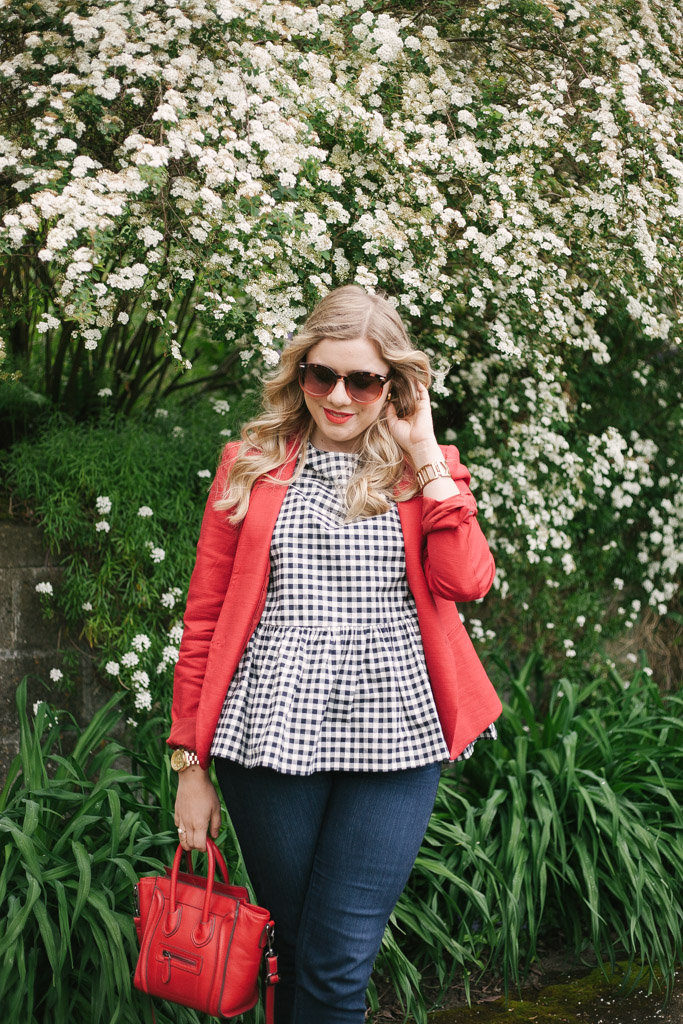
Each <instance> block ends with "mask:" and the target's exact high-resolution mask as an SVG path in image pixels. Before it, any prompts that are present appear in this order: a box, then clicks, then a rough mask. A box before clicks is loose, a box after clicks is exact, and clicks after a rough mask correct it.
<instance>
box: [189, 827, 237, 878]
mask: <svg viewBox="0 0 683 1024" xmlns="http://www.w3.org/2000/svg"><path fill="white" fill-rule="evenodd" d="M206 841H207V844H208V843H211V842H212V840H211V839H210V837H209V836H207V837H206ZM213 846H214V853H215V855H216V863H217V864H218V867H219V868H220V872H221V874H222V876H223V881H224V882H225V884H226V885H230V874H229V873H228V865H227V864H226V863H225V857H224V856H223V854H222V853H221V851H220V850H219V849H218V847H217V846H216V844H215V843H214V844H213ZM185 860H186V861H187V870H188V871H189V872H190V874H191V875H193V874H194V868H193V866H192V850H187V852H186V854H185Z"/></svg>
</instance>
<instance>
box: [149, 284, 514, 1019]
mask: <svg viewBox="0 0 683 1024" xmlns="http://www.w3.org/2000/svg"><path fill="white" fill-rule="evenodd" d="M429 383H430V370H429V361H428V359H427V356H426V355H425V354H424V353H422V352H419V351H416V350H415V349H414V348H413V347H412V345H411V343H410V341H409V339H408V336H407V334H406V331H405V328H404V326H403V324H402V322H401V320H400V318H399V316H398V314H397V313H396V311H395V310H394V308H393V306H392V305H391V303H390V302H388V301H387V300H386V299H385V298H383V297H380V296H378V295H371V294H368V293H366V292H365V291H364V290H363V289H362V288H360V287H358V286H356V285H346V286H344V287H341V288H337V289H335V290H334V291H332V292H330V293H329V294H328V295H327V296H326V297H325V298H324V299H322V301H321V302H320V303H319V304H318V305H317V306H316V308H315V309H314V311H313V312H312V314H311V315H310V317H309V318H308V320H307V321H306V323H305V325H304V327H303V329H302V330H301V331H300V332H299V333H298V334H297V335H296V336H295V337H294V338H293V339H292V340H291V341H290V342H289V343H288V344H287V345H286V347H285V349H284V351H283V354H282V359H281V362H280V365H279V367H278V369H277V371H276V372H275V373H274V375H273V376H272V377H271V379H270V380H268V381H267V382H266V383H265V385H264V389H263V412H262V415H260V416H259V417H258V418H257V419H255V420H254V421H252V422H251V423H250V424H248V425H247V426H246V427H245V428H244V430H243V432H242V443H241V444H240V443H234V444H228V445H227V446H226V448H225V450H224V453H223V458H222V461H221V464H220V466H219V468H218V471H217V474H216V477H215V479H214V482H213V485H212V487H211V491H210V494H209V499H208V501H207V505H206V510H205V513H204V518H203V521H202V527H201V532H200V537H199V542H198V545H197V560H196V564H195V567H194V570H193V573H192V578H191V581H190V587H189V592H188V599H187V607H186V611H185V617H184V623H185V628H184V632H183V638H182V642H181V645H180V654H179V658H178V662H177V665H176V670H175V680H174V697H173V726H172V730H171V734H170V737H169V739H168V743H169V744H170V745H171V746H173V747H175V748H176V751H175V752H174V755H173V758H172V762H173V763H174V766H176V767H177V768H179V769H180V771H179V775H178V795H177V800H176V807H175V823H176V826H177V828H178V834H179V837H180V842H181V843H182V845H183V847H184V848H185V849H187V850H189V849H193V848H195V849H200V850H203V849H204V848H205V845H206V834H207V829H208V830H210V832H211V834H212V835H213V836H214V838H215V837H216V836H217V835H218V831H219V828H220V804H219V799H218V795H217V793H216V791H215V790H214V787H213V785H212V783H211V781H210V778H209V775H208V766H209V763H210V759H211V757H213V758H214V763H215V767H216V774H217V778H218V782H219V785H220V789H221V792H222V794H223V797H224V800H225V804H226V807H227V810H228V813H229V815H230V818H231V821H232V823H233V826H234V828H235V832H236V834H237V837H238V840H239V843H240V847H241V849H242V853H243V856H244V861H245V864H246V867H247V870H248V872H249V876H250V878H251V880H252V883H253V886H254V890H255V893H256V897H257V900H258V901H259V902H260V903H261V904H263V905H264V906H266V907H268V909H269V910H270V912H271V914H272V915H273V918H274V920H275V924H276V930H277V946H278V953H279V956H280V977H281V982H280V985H278V988H277V994H276V1021H277V1024H359V1022H361V1021H363V1019H364V1016H365V991H366V987H367V984H368V981H369V978H370V974H371V970H372V965H373V961H374V958H375V956H376V954H377V951H378V949H379V946H380V943H381V939H382V935H383V932H384V928H385V926H386V923H387V920H388V918H389V915H390V914H391V911H392V909H393V907H394V905H395V903H396V901H397V900H398V897H399V896H400V894H401V891H402V890H403V888H404V886H405V884H406V881H407V880H408V876H409V874H410V871H411V868H412V865H413V862H414V860H415V857H416V855H417V852H418V849H419V847H420V844H421V842H422V839H423V837H424V833H425V830H426V828H427V823H428V821H429V817H430V814H431V811H432V807H433V803H434V798H435V795H436V789H437V785H438V781H439V773H440V767H441V765H442V764H443V763H444V762H448V761H449V760H453V759H455V758H458V757H462V756H469V754H471V752H472V744H473V742H474V741H475V739H477V738H478V737H480V736H482V735H484V736H489V737H493V738H495V728H494V726H493V721H494V719H495V718H497V717H498V715H499V714H500V711H501V705H500V701H499V700H498V697H497V696H496V694H495V692H494V690H493V687H492V686H491V683H490V682H489V680H488V678H487V676H486V674H485V672H484V669H483V667H482V665H481V663H480V662H479V659H478V658H477V656H476V654H475V652H474V649H473V647H472V644H471V642H470V640H469V638H468V636H467V634H466V632H465V630H464V627H463V625H462V622H461V620H460V617H459V615H458V612H457V610H456V607H455V604H454V601H455V600H465V601H467V600H473V599H476V598H479V597H483V595H484V594H486V592H487V591H488V589H489V587H490V586H491V583H492V580H493V575H494V564H493V558H492V557H491V554H490V551H489V549H488V546H487V544H486V541H485V540H484V537H483V535H482V533H481V530H480V528H479V525H478V522H477V517H476V504H475V501H474V498H473V496H472V493H471V491H470V490H469V488H468V486H467V485H468V482H469V473H468V471H467V470H466V468H465V467H464V466H463V465H462V464H461V463H460V459H459V456H458V451H457V449H456V448H455V447H454V446H448V447H444V448H441V447H440V446H439V445H438V444H437V441H436V438H435V436H434V429H433V425H432V417H431V408H430V402H429V395H428V391H427V387H428V385H429Z"/></svg>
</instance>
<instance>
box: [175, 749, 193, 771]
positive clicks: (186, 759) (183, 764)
mask: <svg viewBox="0 0 683 1024" xmlns="http://www.w3.org/2000/svg"><path fill="white" fill-rule="evenodd" d="M192 764H199V757H198V756H197V754H195V752H194V750H184V749H183V748H182V747H176V749H175V750H174V751H173V753H172V754H171V768H173V770H174V771H176V772H184V771H185V769H186V768H189V767H190V765H192Z"/></svg>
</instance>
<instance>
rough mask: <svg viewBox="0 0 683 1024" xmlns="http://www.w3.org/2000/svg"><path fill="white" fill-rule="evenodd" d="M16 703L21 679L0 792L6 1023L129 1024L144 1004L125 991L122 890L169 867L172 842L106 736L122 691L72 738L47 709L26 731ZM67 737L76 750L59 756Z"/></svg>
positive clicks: (1, 993)
mask: <svg viewBox="0 0 683 1024" xmlns="http://www.w3.org/2000/svg"><path fill="white" fill-rule="evenodd" d="M25 702H26V685H25V680H24V682H22V685H21V686H20V687H19V689H18V691H17V704H18V708H19V716H20V723H21V751H20V754H19V755H18V756H17V758H16V759H15V760H14V762H13V764H12V766H11V768H10V772H9V777H8V779H7V783H6V785H5V788H4V790H3V792H2V795H1V796H0V833H2V870H1V872H0V903H1V904H2V906H3V908H4V914H3V918H2V920H0V1004H1V1005H2V1007H3V1011H4V1016H5V1019H6V1020H9V1021H12V1022H17V1024H18V1022H20V1021H21V1022H23V1024H38V1022H40V1024H67V1022H68V1024H73V1022H74V1021H76V1022H83V1024H85V1022H86V1021H87V1022H93V1024H94V1022H98V1021H102V1022H105V1021H106V1022H107V1024H115V1022H121V1024H124V1022H125V1024H134V1022H137V1021H139V1020H140V1019H142V1018H143V1007H144V1003H143V1001H142V998H141V997H140V995H139V994H138V993H135V992H134V991H133V989H132V985H131V968H130V965H131V958H132V957H133V955H134V951H135V945H136V939H135V933H134V929H133V921H132V913H131V910H132V901H131V895H132V894H131V886H132V885H133V883H134V882H135V880H136V873H144V872H145V871H152V870H154V871H156V870H157V869H159V868H160V867H161V866H162V863H163V862H167V861H168V857H169V852H170V850H171V843H172V841H173V836H172V834H169V833H168V831H167V830H166V831H165V832H164V831H162V826H161V812H162V808H161V807H160V806H159V805H158V804H157V803H156V802H155V796H154V793H153V790H152V789H150V788H149V786H148V785H147V784H146V780H145V779H144V778H143V777H142V776H141V775H138V774H134V773H132V772H131V771H130V769H129V768H128V767H126V762H127V761H129V759H128V758H127V751H126V750H125V748H124V747H123V746H122V744H121V743H120V742H119V741H118V740H116V739H114V738H113V732H114V730H115V729H116V726H117V725H118V724H119V723H120V719H121V712H120V710H119V709H118V707H117V705H118V703H119V702H120V695H119V696H117V697H116V698H114V699H113V700H111V701H110V702H109V703H108V704H107V706H106V707H105V708H103V709H102V710H101V711H99V712H98V713H97V714H96V715H95V716H94V717H93V719H92V721H91V722H90V724H89V725H88V727H87V728H86V729H85V730H84V731H83V732H81V733H80V735H78V733H77V731H76V730H75V729H73V728H72V729H71V730H70V729H69V727H68V724H67V722H66V720H65V717H64V713H63V712H62V713H60V716H59V719H60V720H59V721H57V719H56V717H55V715H54V713H53V712H52V711H51V710H50V708H49V707H48V706H47V705H46V704H40V705H39V706H38V709H37V713H36V717H35V720H34V722H33V724H32V725H30V724H29V722H28V720H27V716H26V708H25ZM69 733H71V738H72V740H74V741H75V744H74V745H73V749H72V750H71V752H70V753H67V752H66V750H65V742H66V741H67V739H68V737H69ZM155 788H157V787H155ZM167 824H168V819H166V821H165V822H164V825H165V826H167ZM160 854H163V861H162V860H160V859H159V855H160ZM133 962H134V961H133ZM163 1019H164V1020H166V1021H169V1020H175V1019H176V1018H175V1017H164V1018H163Z"/></svg>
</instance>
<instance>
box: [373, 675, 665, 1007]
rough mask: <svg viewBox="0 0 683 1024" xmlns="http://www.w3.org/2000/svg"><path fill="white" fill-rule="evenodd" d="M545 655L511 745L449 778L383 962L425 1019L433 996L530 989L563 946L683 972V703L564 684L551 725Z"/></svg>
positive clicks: (510, 726) (517, 700)
mask: <svg viewBox="0 0 683 1024" xmlns="http://www.w3.org/2000/svg"><path fill="white" fill-rule="evenodd" d="M536 661H537V659H536V657H535V656H533V657H531V658H530V659H529V660H528V662H527V664H526V666H525V668H524V670H523V672H522V673H521V675H520V676H519V677H518V678H517V679H512V680H511V681H510V693H509V697H508V700H507V703H506V705H505V710H504V714H503V716H502V718H501V720H500V721H499V740H498V742H496V743H492V744H491V743H487V742H480V743H479V744H478V745H477V748H476V751H475V754H474V756H473V757H472V759H471V760H469V761H466V762H464V763H463V764H461V765H457V766H453V767H452V768H450V769H448V770H447V771H445V772H444V775H443V777H442V780H441V784H440V787H439V792H438V796H437V801H436V806H435V809H434V814H433V816H432V819H431V822H430V826H429V829H428V832H427V836H426V838H425V842H424V844H423V848H422V851H421V853H420V855H419V857H418V859H417V862H416V864H415V868H414V870H413V874H412V876H411V879H410V882H409V884H408V887H407V888H406V890H405V892H404V894H403V895H402V897H401V899H400V901H399V903H398V906H397V908H396V911H395V913H394V917H393V933H392V935H390V936H388V937H387V941H386V942H385V945H384V947H383V952H382V957H381V960H380V961H378V968H380V969H381V970H382V971H383V972H384V973H385V974H387V975H388V976H389V978H390V979H391V982H392V984H393V985H394V986H395V988H396V991H397V993H398V994H399V996H401V998H402V1000H403V1003H404V1005H405V1007H406V1012H407V1013H410V1015H411V1016H412V1017H413V1018H414V1019H415V1020H416V1021H418V1022H422V1021H424V1020H425V1019H426V1017H425V1014H426V1005H425V1004H426V999H425V991H426V990H429V991H436V992H440V993H443V992H444V991H445V990H446V988H447V986H448V984H449V982H450V981H451V980H452V979H453V978H454V977H455V976H456V973H457V974H458V975H462V974H463V973H464V976H465V980H466V981H467V978H468V977H469V976H471V975H477V974H479V973H480V972H481V971H483V970H485V969H492V970H494V971H496V972H501V973H502V975H503V977H504V980H505V983H506V986H517V985H518V984H519V983H520V981H521V980H522V979H523V978H524V976H525V974H526V971H527V969H528V967H529V966H530V965H531V964H532V963H533V962H534V961H535V960H536V959H537V956H538V951H539V946H540V945H542V944H543V943H544V942H547V941H548V940H553V941H554V942H555V943H557V942H558V941H562V942H563V943H566V944H567V945H569V946H570V947H573V948H574V949H575V950H576V951H580V950H581V949H583V948H584V947H585V946H592V947H593V948H594V949H595V950H596V952H597V953H598V955H599V956H601V957H603V958H605V959H607V960H609V961H610V964H611V966H612V967H614V964H615V960H616V958H617V956H619V955H625V956H627V957H628V958H630V962H635V963H637V964H640V965H645V966H647V967H648V968H654V967H659V968H661V970H662V971H663V972H664V975H665V978H666V982H667V984H668V985H671V982H672V979H673V972H674V969H675V967H676V965H677V964H678V963H679V962H680V957H681V953H682V952H683V949H682V946H681V934H682V926H683V908H682V906H681V895H682V893H681V881H682V879H683V846H682V844H681V838H680V837H681V834H683V833H682V827H683V812H682V811H681V798H682V797H683V757H682V751H683V725H682V720H681V715H680V711H681V703H682V701H681V698H680V697H668V698H662V697H660V695H659V692H658V690H657V687H656V686H655V685H654V683H653V682H652V680H651V678H650V677H649V676H648V675H647V674H646V673H645V672H643V671H642V670H638V671H636V672H635V674H634V676H633V678H632V679H631V681H630V682H627V681H624V680H623V679H621V678H620V677H619V676H618V675H617V674H616V673H615V672H612V673H610V674H609V675H608V676H606V677H605V676H603V677H600V678H595V679H589V680H588V681H586V680H584V684H583V685H582V686H579V685H577V684H575V683H572V682H570V681H569V680H568V679H561V680H559V681H558V682H557V683H556V684H555V685H554V686H553V688H552V695H551V702H550V707H549V710H548V713H547V715H539V714H538V712H537V711H536V709H535V707H534V705H533V702H532V700H531V699H530V692H531V691H532V689H533V686H532V675H533V672H534V669H535V667H536ZM397 935H398V936H400V937H399V939H398V943H397V940H396V936H397ZM399 947H400V948H399Z"/></svg>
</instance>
